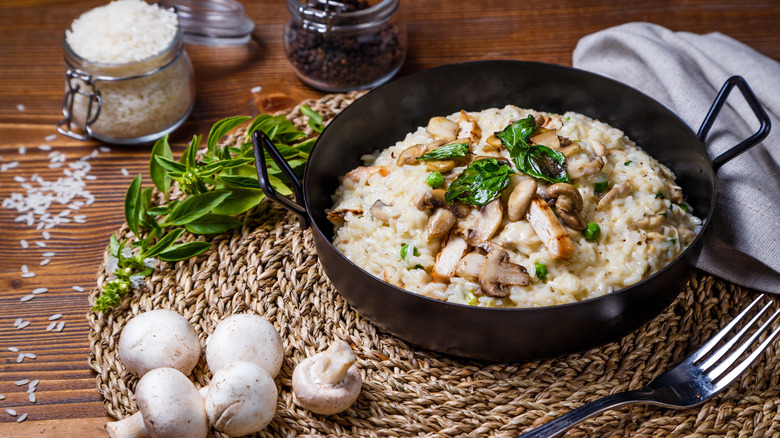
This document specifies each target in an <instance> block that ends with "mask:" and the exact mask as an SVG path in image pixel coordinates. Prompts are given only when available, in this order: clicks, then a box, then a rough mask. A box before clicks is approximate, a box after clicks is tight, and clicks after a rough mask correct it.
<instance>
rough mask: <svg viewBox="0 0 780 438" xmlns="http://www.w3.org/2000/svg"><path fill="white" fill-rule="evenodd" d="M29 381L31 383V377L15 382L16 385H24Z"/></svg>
mask: <svg viewBox="0 0 780 438" xmlns="http://www.w3.org/2000/svg"><path fill="white" fill-rule="evenodd" d="M28 383H30V379H22V380H17V381H16V382H14V385H16V386H22V385H26V384H28Z"/></svg>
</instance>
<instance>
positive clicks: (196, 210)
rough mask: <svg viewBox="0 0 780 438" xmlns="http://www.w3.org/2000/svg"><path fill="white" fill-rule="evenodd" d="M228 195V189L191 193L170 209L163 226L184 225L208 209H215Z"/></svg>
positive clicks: (229, 193)
mask: <svg viewBox="0 0 780 438" xmlns="http://www.w3.org/2000/svg"><path fill="white" fill-rule="evenodd" d="M230 195H231V192H230V191H228V190H214V191H212V192H206V193H202V194H199V195H191V196H189V197H187V199H185V200H183V201H181V202H180V203H178V204H176V207H174V208H172V209H171V212H170V213H169V214H168V217H167V218H166V222H165V226H166V227H167V226H171V225H184V224H186V223H188V222H191V221H193V220H195V219H197V218H199V217H201V216H203V215H205V214H206V213H208V212H209V211H211V210H215V209H216V208H217V207H218V206H219V205H220V203H221V202H222V201H223V200H225V199H226V198H227V197H228V196H230Z"/></svg>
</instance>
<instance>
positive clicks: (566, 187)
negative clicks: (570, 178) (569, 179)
mask: <svg viewBox="0 0 780 438" xmlns="http://www.w3.org/2000/svg"><path fill="white" fill-rule="evenodd" d="M547 194H548V195H550V196H552V197H553V198H557V197H559V196H567V197H569V198H570V199H571V200H572V201H574V207H575V208H576V209H577V210H582V207H583V201H582V195H580V191H579V190H577V189H576V188H575V187H574V186H573V185H571V184H568V183H555V184H553V185H551V186H550V187H547Z"/></svg>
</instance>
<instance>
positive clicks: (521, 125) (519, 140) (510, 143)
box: [495, 115, 536, 153]
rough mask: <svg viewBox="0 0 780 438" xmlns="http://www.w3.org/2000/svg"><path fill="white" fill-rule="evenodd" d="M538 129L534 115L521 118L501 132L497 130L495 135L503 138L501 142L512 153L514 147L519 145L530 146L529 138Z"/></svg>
mask: <svg viewBox="0 0 780 438" xmlns="http://www.w3.org/2000/svg"><path fill="white" fill-rule="evenodd" d="M534 129H536V120H534V117H533V116H530V115H529V116H528V117H526V118H524V119H520V120H518V121H516V122H514V123H512V124H510V125H509V126H507V127H506V128H504V129H503V130H502V131H501V132H497V133H496V134H495V135H496V137H498V138H499V139H500V140H501V143H503V144H504V146H505V147H506V148H507V150H508V151H509V152H510V153H511V152H512V150H513V149H515V148H517V147H528V139H529V138H530V137H531V133H533V132H534Z"/></svg>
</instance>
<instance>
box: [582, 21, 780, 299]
mask: <svg viewBox="0 0 780 438" xmlns="http://www.w3.org/2000/svg"><path fill="white" fill-rule="evenodd" d="M573 63H574V67H577V68H580V69H583V70H589V71H592V72H594V73H598V74H601V75H604V76H608V77H610V78H613V79H616V80H618V81H620V82H623V83H625V84H627V85H630V86H632V87H634V88H637V89H639V90H641V91H642V92H644V93H645V94H647V95H649V96H651V97H653V98H654V99H656V100H658V101H659V102H661V103H663V104H664V105H666V106H667V107H668V108H669V109H671V110H672V111H673V112H674V113H676V114H677V115H678V116H679V117H680V118H681V119H682V120H683V121H685V123H687V124H688V126H690V127H691V129H692V130H693V131H694V132H696V131H697V130H698V129H699V125H700V124H701V123H702V121H703V120H704V116H705V115H706V114H707V110H708V109H709V107H710V105H711V104H712V102H713V101H714V99H715V96H716V95H717V93H718V90H720V88H721V86H722V85H723V83H724V82H725V81H726V80H727V79H728V78H729V77H731V76H733V75H740V76H742V77H744V78H745V80H746V81H747V82H748V84H749V85H750V87H751V88H752V89H753V91H754V93H755V94H756V96H757V97H758V99H759V100H760V101H761V103H762V105H763V106H764V109H766V111H767V113H768V114H769V117H770V119H771V122H772V127H773V130H772V131H771V132H770V134H769V136H768V137H767V138H766V139H765V140H764V141H763V142H762V143H761V144H758V145H756V146H754V147H753V148H752V149H751V150H749V151H748V152H746V153H744V154H742V155H740V156H738V157H736V158H734V159H732V160H731V161H729V162H728V163H726V164H725V165H724V166H723V167H721V168H720V170H719V171H718V173H717V203H718V205H717V207H716V209H715V214H714V216H713V222H712V224H711V230H710V233H709V235H708V236H707V240H705V242H704V247H703V250H702V254H701V257H700V258H699V260H698V262H697V264H696V266H697V267H699V268H700V269H702V270H704V271H707V272H709V273H711V274H714V275H716V276H719V277H722V278H725V279H727V280H729V281H731V282H733V283H736V284H739V285H742V286H746V287H750V288H754V289H758V290H762V291H767V292H772V293H776V294H780V123H779V122H778V119H779V118H778V115H780V63H778V62H776V61H774V60H772V59H770V58H768V57H766V56H763V55H761V54H760V53H758V52H756V51H755V50H753V49H751V48H750V47H748V46H746V45H744V44H742V43H740V42H738V41H736V40H734V39H732V38H730V37H728V36H726V35H723V34H720V33H711V34H707V35H697V34H693V33H687V32H672V31H670V30H669V29H666V28H664V27H661V26H658V25H655V24H650V23H628V24H624V25H620V26H616V27H613V28H609V29H606V30H603V31H600V32H597V33H594V34H591V35H588V36H586V37H584V38H582V39H581V40H580V41H579V43H578V44H577V48H576V49H575V50H574V54H573ZM757 128H758V122H757V121H756V118H755V116H754V115H753V112H752V111H751V110H750V108H749V107H748V105H747V103H745V101H744V99H743V98H742V96H741V94H740V93H739V91H738V90H737V89H736V88H735V89H733V90H732V92H731V95H730V96H729V99H728V104H727V105H726V106H725V107H724V109H723V111H721V114H720V116H719V117H718V120H717V121H716V122H715V125H714V126H713V128H712V130H711V131H710V134H709V136H708V140H707V150H708V152H709V154H710V156H711V157H712V158H715V157H716V156H718V155H720V154H721V153H722V152H724V151H726V150H727V149H729V148H730V147H732V146H734V145H736V144H737V143H739V142H740V141H741V140H744V139H745V138H747V137H748V136H750V135H751V134H752V133H753V132H755V131H756V130H757ZM694 213H695V212H694Z"/></svg>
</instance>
